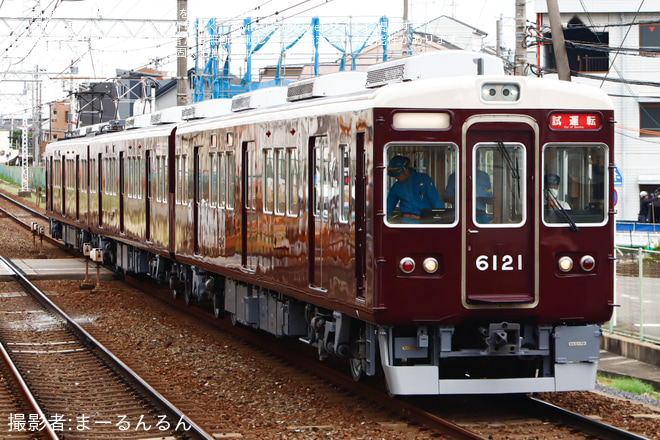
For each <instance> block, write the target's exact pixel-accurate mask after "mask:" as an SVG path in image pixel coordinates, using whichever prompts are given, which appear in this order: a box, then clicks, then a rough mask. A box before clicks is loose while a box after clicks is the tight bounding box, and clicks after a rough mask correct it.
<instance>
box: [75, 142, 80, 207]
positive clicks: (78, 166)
mask: <svg viewBox="0 0 660 440" xmlns="http://www.w3.org/2000/svg"><path fill="white" fill-rule="evenodd" d="M76 220H80V155H78V154H76Z"/></svg>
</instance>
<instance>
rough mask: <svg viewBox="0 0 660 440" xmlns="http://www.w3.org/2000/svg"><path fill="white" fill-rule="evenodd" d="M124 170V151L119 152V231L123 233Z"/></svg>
mask: <svg viewBox="0 0 660 440" xmlns="http://www.w3.org/2000/svg"><path fill="white" fill-rule="evenodd" d="M125 174H126V173H125V172H124V152H123V151H121V152H120V153H119V232H121V233H124V195H125V192H126V191H125V188H124V182H125V179H126V176H125Z"/></svg>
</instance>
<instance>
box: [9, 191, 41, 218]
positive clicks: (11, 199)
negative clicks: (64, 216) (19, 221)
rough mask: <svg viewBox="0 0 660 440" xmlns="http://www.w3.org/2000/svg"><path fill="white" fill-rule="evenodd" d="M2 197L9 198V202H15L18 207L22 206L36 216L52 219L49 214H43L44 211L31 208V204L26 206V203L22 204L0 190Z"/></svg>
mask: <svg viewBox="0 0 660 440" xmlns="http://www.w3.org/2000/svg"><path fill="white" fill-rule="evenodd" d="M0 197H1V198H3V199H5V200H7V201H8V202H11V203H13V204H14V205H16V206H18V207H19V208H21V209H24V210H25V211H28V212H29V213H31V214H32V215H34V216H35V217H39V218H40V219H42V220H50V219H49V218H48V216H46V215H45V214H42V213H41V212H39V211H35V210H34V209H32V208H30V207H29V206H26V205H24V204H22V203H21V202H18V201H16V200H15V199H13V198H11V197H9V196H8V195H6V194H3V193H2V192H0ZM12 217H13V216H12Z"/></svg>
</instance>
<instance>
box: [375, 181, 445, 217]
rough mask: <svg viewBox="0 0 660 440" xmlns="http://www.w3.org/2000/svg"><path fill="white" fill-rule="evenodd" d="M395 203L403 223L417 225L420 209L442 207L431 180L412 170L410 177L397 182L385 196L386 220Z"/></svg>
mask: <svg viewBox="0 0 660 440" xmlns="http://www.w3.org/2000/svg"><path fill="white" fill-rule="evenodd" d="M397 203H398V204H399V209H401V213H402V214H403V220H402V221H403V223H419V219H420V216H421V213H422V209H428V208H436V209H437V208H443V207H444V206H443V204H442V200H441V199H440V194H438V190H437V189H436V188H435V184H434V183H433V180H432V179H431V178H430V177H429V176H428V175H426V174H423V173H418V172H417V171H415V170H412V169H410V176H408V178H407V179H406V180H405V181H403V182H399V181H397V182H396V183H395V184H394V185H392V188H391V189H390V191H389V193H388V194H387V217H388V218H389V217H390V216H391V215H392V213H393V212H394V208H396V205H397Z"/></svg>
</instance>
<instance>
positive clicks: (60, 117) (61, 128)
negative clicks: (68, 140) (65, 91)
mask: <svg viewBox="0 0 660 440" xmlns="http://www.w3.org/2000/svg"><path fill="white" fill-rule="evenodd" d="M70 107H71V105H70V103H69V102H66V101H60V102H51V103H50V105H49V113H50V116H49V118H48V132H47V133H46V134H45V136H44V139H45V141H46V143H48V142H50V141H52V140H55V139H61V138H63V137H64V136H65V135H66V132H67V130H68V128H69V122H71V121H70V118H71V115H70V114H69V109H70Z"/></svg>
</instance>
